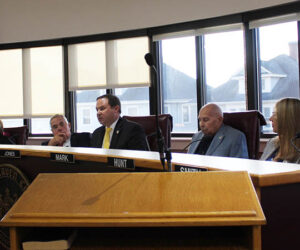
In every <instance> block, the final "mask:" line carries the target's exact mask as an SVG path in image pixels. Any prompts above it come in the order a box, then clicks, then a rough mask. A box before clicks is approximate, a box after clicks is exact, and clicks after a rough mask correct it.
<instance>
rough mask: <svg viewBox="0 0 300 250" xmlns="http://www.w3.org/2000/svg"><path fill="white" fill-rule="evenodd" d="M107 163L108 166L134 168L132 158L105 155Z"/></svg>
mask: <svg viewBox="0 0 300 250" xmlns="http://www.w3.org/2000/svg"><path fill="white" fill-rule="evenodd" d="M107 163H108V165H109V166H113V167H116V168H125V169H132V170H134V169H135V166H134V160H132V159H124V158H115V157H107Z"/></svg>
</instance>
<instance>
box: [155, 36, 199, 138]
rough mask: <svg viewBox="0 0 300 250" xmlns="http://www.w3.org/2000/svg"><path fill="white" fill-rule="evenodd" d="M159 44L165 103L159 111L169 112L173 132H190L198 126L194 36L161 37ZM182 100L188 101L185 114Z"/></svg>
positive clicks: (194, 130)
mask: <svg viewBox="0 0 300 250" xmlns="http://www.w3.org/2000/svg"><path fill="white" fill-rule="evenodd" d="M161 48H162V67H161V75H162V85H163V107H168V108H167V110H163V113H170V114H171V115H172V116H173V132H175V133H176V132H177V133H183V132H187V133H194V132H196V131H197V130H198V122H197V113H198V111H197V90H196V50H195V37H193V36H190V37H183V38H173V39H167V40H162V41H161ZM186 103H188V104H189V105H191V106H190V107H191V108H190V111H189V112H188V113H189V114H188V115H187V113H186V109H184V108H183V104H186ZM184 112H185V113H184ZM188 116H189V117H188ZM183 117H184V118H183ZM188 119H189V122H184V120H188Z"/></svg>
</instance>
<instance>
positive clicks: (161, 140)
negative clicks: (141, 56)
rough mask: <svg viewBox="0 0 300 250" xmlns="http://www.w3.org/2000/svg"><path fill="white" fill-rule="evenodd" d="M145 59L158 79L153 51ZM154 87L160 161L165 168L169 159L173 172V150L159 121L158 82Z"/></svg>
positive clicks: (169, 166)
mask: <svg viewBox="0 0 300 250" xmlns="http://www.w3.org/2000/svg"><path fill="white" fill-rule="evenodd" d="M145 60H146V63H147V64H148V65H149V66H150V67H151V68H152V69H153V70H154V72H155V77H156V78H155V79H156V81H157V79H158V74H157V70H156V68H155V66H154V59H153V56H152V54H151V53H147V54H146V55H145ZM156 81H154V83H156ZM153 87H154V91H155V95H154V96H155V102H154V106H155V122H156V136H157V146H158V152H159V155H160V161H161V164H162V166H163V169H164V170H165V159H166V160H167V164H168V171H169V172H171V171H172V164H171V158H172V156H171V151H170V149H166V146H165V144H164V138H163V137H162V135H161V130H160V127H159V122H158V103H157V100H158V97H157V95H158V90H157V84H153ZM165 153H166V157H165Z"/></svg>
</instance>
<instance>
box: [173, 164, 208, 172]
mask: <svg viewBox="0 0 300 250" xmlns="http://www.w3.org/2000/svg"><path fill="white" fill-rule="evenodd" d="M202 171H207V169H206V168H194V167H189V166H182V165H175V172H202Z"/></svg>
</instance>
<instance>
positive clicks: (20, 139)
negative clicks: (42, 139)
mask: <svg viewBox="0 0 300 250" xmlns="http://www.w3.org/2000/svg"><path fill="white" fill-rule="evenodd" d="M28 134H29V130H28V127H27V126H21V127H12V128H4V129H3V135H5V136H7V137H9V138H10V139H11V140H12V141H14V142H15V143H16V144H19V145H26V141H27V139H28Z"/></svg>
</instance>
